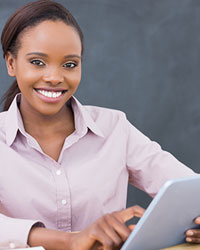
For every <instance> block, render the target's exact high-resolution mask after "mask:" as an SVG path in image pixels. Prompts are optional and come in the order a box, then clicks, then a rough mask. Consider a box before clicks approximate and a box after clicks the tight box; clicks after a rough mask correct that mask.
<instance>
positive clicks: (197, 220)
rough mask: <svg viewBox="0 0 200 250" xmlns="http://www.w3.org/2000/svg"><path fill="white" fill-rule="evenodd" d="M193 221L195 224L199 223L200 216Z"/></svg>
mask: <svg viewBox="0 0 200 250" xmlns="http://www.w3.org/2000/svg"><path fill="white" fill-rule="evenodd" d="M194 222H195V223H196V224H197V225H200V217H197V218H196V219H195V220H194Z"/></svg>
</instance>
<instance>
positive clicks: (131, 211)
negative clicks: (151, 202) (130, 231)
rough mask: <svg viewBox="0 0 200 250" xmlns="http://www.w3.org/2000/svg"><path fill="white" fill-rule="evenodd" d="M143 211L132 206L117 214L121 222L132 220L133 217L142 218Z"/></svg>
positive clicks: (138, 207)
mask: <svg viewBox="0 0 200 250" xmlns="http://www.w3.org/2000/svg"><path fill="white" fill-rule="evenodd" d="M144 212H145V209H144V208H142V207H140V206H132V207H129V208H127V209H124V210H122V211H120V212H119V216H120V218H121V220H122V221H123V222H126V221H128V220H130V219H132V218H133V217H134V216H136V217H139V218H140V217H142V215H143V214H144Z"/></svg>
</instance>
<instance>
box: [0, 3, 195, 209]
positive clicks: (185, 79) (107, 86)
mask: <svg viewBox="0 0 200 250" xmlns="http://www.w3.org/2000/svg"><path fill="white" fill-rule="evenodd" d="M27 2H29V1H24V0H20V1H16V0H6V1H4V0H0V31H1V30H2V28H3V25H4V24H5V21H6V19H7V18H8V16H9V15H10V14H11V13H12V12H13V11H14V10H15V9H16V8H17V7H19V6H21V5H23V4H24V3H27ZM58 2H60V3H61V4H63V5H64V6H65V7H67V8H68V9H69V10H70V11H71V12H72V14H73V15H74V16H75V17H76V19H77V21H78V22H79V24H80V26H81V27H82V29H83V32H84V35H85V52H84V58H83V77H82V82H81V85H80V87H79V89H78V91H77V93H76V96H77V97H78V99H79V100H80V101H81V102H82V103H83V104H89V105H97V106H103V107H108V108H114V109H119V110H122V111H124V112H125V113H126V114H127V117H128V119H129V120H130V122H131V123H133V124H134V125H135V126H136V127H137V128H138V129H139V130H141V131H142V132H143V133H144V134H146V135H147V136H148V137H150V138H151V139H152V140H155V141H157V142H159V143H160V144H161V146H162V147H163V149H165V150H168V151H170V152H172V153H173V154H174V155H175V156H176V157H177V158H178V159H179V160H180V161H182V162H183V163H185V164H186V165H188V166H189V167H191V168H192V169H194V170H195V171H197V172H200V166H199V162H200V152H199V145H200V83H199V79H200V1H197V0H164V1H162V0H123V1H121V0H79V1H78V0H76V1H74V0H63V1H62V0H59V1H58ZM0 56H1V59H0V67H1V91H0V95H1V96H2V94H3V93H4V92H5V90H6V89H7V88H8V86H9V84H10V83H11V82H12V80H11V79H10V78H9V77H8V76H7V73H6V68H5V63H4V61H3V58H2V54H1V55H0ZM150 200H151V199H150V198H149V197H148V196H147V195H145V194H143V193H142V192H141V191H138V190H137V189H135V188H129V194H128V203H127V204H128V205H131V204H136V203H137V204H140V205H142V206H144V207H145V206H147V205H148V203H149V202H150Z"/></svg>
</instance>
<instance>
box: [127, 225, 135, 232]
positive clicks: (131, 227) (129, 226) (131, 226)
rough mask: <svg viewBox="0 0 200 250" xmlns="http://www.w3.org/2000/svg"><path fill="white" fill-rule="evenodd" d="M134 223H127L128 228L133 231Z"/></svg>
mask: <svg viewBox="0 0 200 250" xmlns="http://www.w3.org/2000/svg"><path fill="white" fill-rule="evenodd" d="M135 227H136V225H128V228H129V229H130V230H131V231H133V230H134V229H135Z"/></svg>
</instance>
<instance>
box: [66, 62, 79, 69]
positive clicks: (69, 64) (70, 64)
mask: <svg viewBox="0 0 200 250" xmlns="http://www.w3.org/2000/svg"><path fill="white" fill-rule="evenodd" d="M76 66H77V63H74V62H68V63H65V64H64V65H63V67H64V68H75V67H76Z"/></svg>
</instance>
